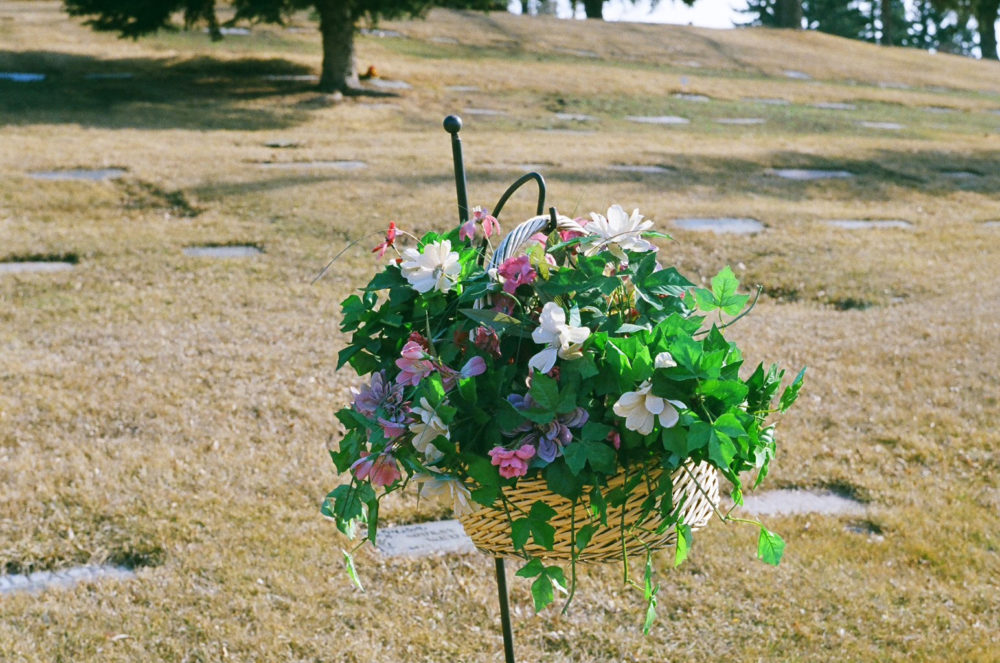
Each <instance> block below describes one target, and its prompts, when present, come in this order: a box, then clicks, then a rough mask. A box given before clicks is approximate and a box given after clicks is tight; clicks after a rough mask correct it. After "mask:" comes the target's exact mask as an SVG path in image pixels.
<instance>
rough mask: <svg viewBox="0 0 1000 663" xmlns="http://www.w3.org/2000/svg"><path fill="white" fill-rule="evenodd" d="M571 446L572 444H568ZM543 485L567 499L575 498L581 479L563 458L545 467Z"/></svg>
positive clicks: (577, 495) (581, 485)
mask: <svg viewBox="0 0 1000 663" xmlns="http://www.w3.org/2000/svg"><path fill="white" fill-rule="evenodd" d="M570 446H572V445H570ZM545 485H546V486H547V487H548V489H549V490H551V491H552V492H553V493H555V494H556V495H562V496H563V497H565V498H566V499H568V500H575V499H576V498H577V497H579V496H580V490H581V488H582V487H583V481H582V480H581V479H579V478H578V477H577V476H576V474H574V473H573V471H572V470H570V468H569V466H568V465H567V464H566V462H565V459H563V460H562V461H560V459H558V458H557V459H556V460H555V462H553V463H550V464H549V466H548V467H547V468H545Z"/></svg>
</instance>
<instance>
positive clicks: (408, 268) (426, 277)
mask: <svg viewBox="0 0 1000 663" xmlns="http://www.w3.org/2000/svg"><path fill="white" fill-rule="evenodd" d="M399 268H400V269H401V270H402V272H403V276H404V277H405V278H406V280H407V281H409V282H410V285H412V286H413V288H414V289H415V290H416V291H417V292H419V293H420V294H423V293H425V292H428V291H429V290H440V291H441V292H448V291H449V290H451V287H452V285H453V281H454V280H455V277H457V276H458V274H459V272H461V271H462V265H461V264H459V262H458V253H456V252H454V251H452V250H451V242H450V241H448V240H443V241H441V242H431V243H429V244H425V245H424V252H423V253H420V252H419V251H417V250H416V249H414V248H409V249H406V250H405V251H403V262H402V263H400V265H399Z"/></svg>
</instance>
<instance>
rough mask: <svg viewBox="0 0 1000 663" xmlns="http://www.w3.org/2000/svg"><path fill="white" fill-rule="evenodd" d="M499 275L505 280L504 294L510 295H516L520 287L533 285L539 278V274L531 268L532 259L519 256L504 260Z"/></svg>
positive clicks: (498, 271)
mask: <svg viewBox="0 0 1000 663" xmlns="http://www.w3.org/2000/svg"><path fill="white" fill-rule="evenodd" d="M497 273H498V274H500V276H502V277H503V279H504V281H503V290H504V292H507V293H510V294H514V291H515V290H517V288H518V286H521V285H528V284H531V283H533V282H534V281H535V279H536V278H538V274H537V273H535V270H534V269H533V268H532V267H531V258H529V257H528V256H517V257H516V258H508V259H507V260H504V261H503V263H502V264H501V265H500V268H499V269H498V270H497Z"/></svg>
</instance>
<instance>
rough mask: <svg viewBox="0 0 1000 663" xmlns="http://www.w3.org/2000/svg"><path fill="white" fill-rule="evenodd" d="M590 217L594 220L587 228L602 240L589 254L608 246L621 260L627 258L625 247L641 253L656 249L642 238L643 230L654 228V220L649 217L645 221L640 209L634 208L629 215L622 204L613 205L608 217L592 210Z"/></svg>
mask: <svg viewBox="0 0 1000 663" xmlns="http://www.w3.org/2000/svg"><path fill="white" fill-rule="evenodd" d="M590 217H591V218H592V219H593V221H591V222H590V223H588V224H587V230H588V231H589V232H590V233H592V234H594V235H597V236H598V237H600V238H601V241H600V242H598V243H597V244H595V245H594V246H592V247H590V248H589V249H588V250H587V255H594V254H595V253H597V252H598V251H601V250H602V249H605V248H606V249H608V250H609V251H611V253H613V254H614V255H615V257H616V258H618V259H619V260H625V253H624V250H625V249H627V250H629V251H637V252H640V253H641V252H643V251H656V247H655V246H653V244H651V243H650V242H649V241H647V240H645V239H643V238H642V233H643V231H645V230H649V229H650V228H652V227H653V222H652V221H650V220H649V219H646V220H645V221H643V220H642V214H639V210H637V209H636V210H633V211H632V215H631V216H629V215H628V214H626V213H625V210H624V209H622V207H621V205H612V206H611V207H610V208H608V215H607V216H606V217H604V216H601V215H600V214H598V213H596V212H591V213H590Z"/></svg>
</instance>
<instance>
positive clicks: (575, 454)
mask: <svg viewBox="0 0 1000 663" xmlns="http://www.w3.org/2000/svg"><path fill="white" fill-rule="evenodd" d="M563 458H565V459H566V466H567V467H569V471H570V472H572V473H573V474H574V475H579V474H580V471H581V470H582V469H583V467H584V465H586V464H587V450H586V448H584V446H583V442H577V443H576V444H568V445H566V447H565V448H564V449H563Z"/></svg>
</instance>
